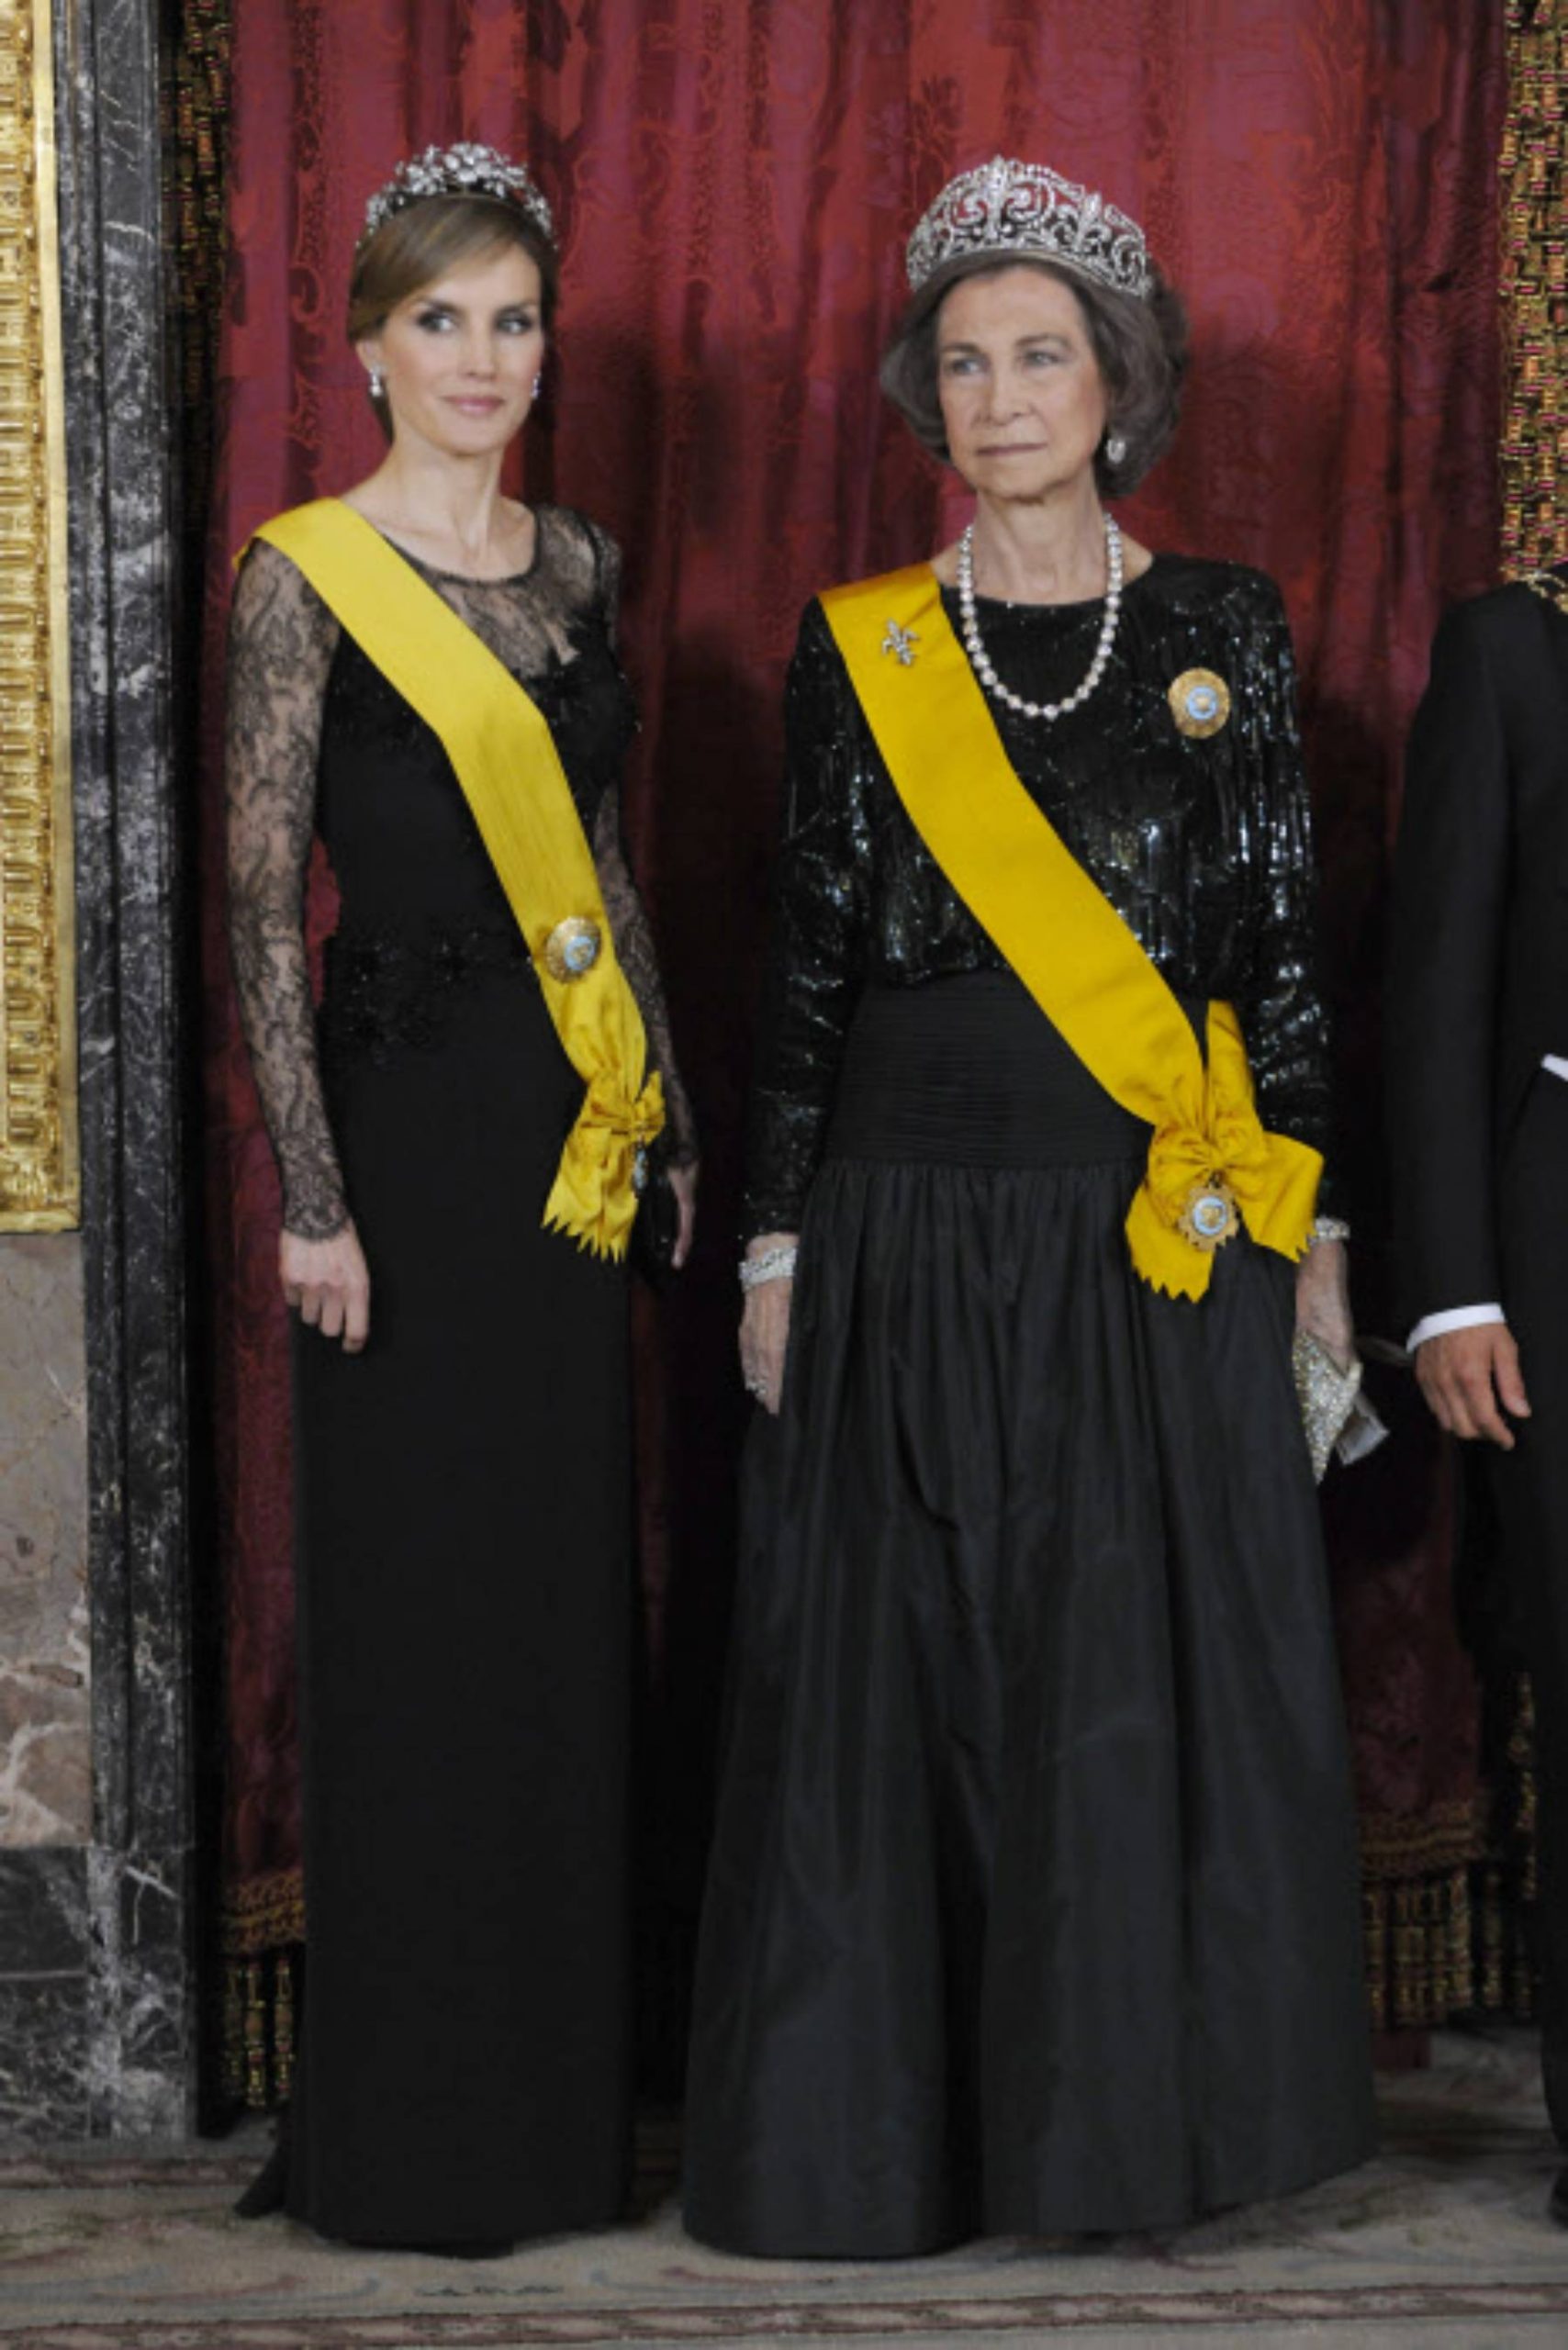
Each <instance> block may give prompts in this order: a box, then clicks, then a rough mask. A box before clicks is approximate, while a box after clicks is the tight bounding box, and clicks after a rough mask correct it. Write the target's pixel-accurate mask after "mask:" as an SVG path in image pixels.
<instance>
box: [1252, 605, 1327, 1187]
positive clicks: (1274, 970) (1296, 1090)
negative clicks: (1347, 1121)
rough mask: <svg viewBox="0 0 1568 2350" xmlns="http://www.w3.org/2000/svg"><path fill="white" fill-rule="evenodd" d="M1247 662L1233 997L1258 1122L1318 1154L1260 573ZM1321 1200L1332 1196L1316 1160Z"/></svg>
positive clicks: (1279, 733)
mask: <svg viewBox="0 0 1568 2350" xmlns="http://www.w3.org/2000/svg"><path fill="white" fill-rule="evenodd" d="M1259 584H1260V587H1262V586H1263V585H1264V583H1262V582H1260V583H1259ZM1249 667H1250V676H1249V677H1248V678H1247V680H1246V688H1247V689H1246V695H1245V705H1246V706H1245V710H1244V712H1243V713H1242V722H1243V723H1244V724H1245V725H1246V726H1247V727H1248V729H1249V734H1250V740H1249V744H1248V753H1249V756H1248V760H1247V767H1248V770H1249V777H1250V780H1251V801H1252V805H1251V809H1250V811H1249V818H1248V822H1249V830H1250V833H1251V852H1252V866H1251V877H1250V878H1251V883H1252V905H1253V916H1252V921H1251V923H1250V925H1249V931H1250V935H1249V942H1248V948H1247V953H1246V959H1245V964H1244V969H1243V975H1242V981H1241V984H1240V986H1239V987H1238V990H1237V994H1236V1008H1237V1011H1238V1014H1239V1015H1240V1020H1241V1027H1242V1034H1243V1035H1244V1036H1245V1038H1246V1040H1247V1053H1248V1058H1249V1061H1250V1063H1251V1065H1252V1076H1253V1082H1254V1084H1255V1086H1256V1088H1257V1094H1258V1108H1259V1113H1260V1116H1261V1118H1262V1120H1263V1124H1264V1125H1266V1126H1269V1127H1271V1128H1273V1129H1274V1130H1275V1131H1277V1132H1278V1133H1280V1134H1286V1135H1293V1136H1294V1137H1295V1138H1296V1140H1297V1141H1298V1142H1305V1143H1310V1144H1311V1146H1312V1147H1313V1148H1314V1149H1315V1150H1320V1151H1322V1152H1323V1154H1324V1157H1325V1159H1326V1161H1327V1158H1328V1156H1329V1151H1330V1145H1331V1139H1332V1135H1331V1129H1332V1123H1333V1120H1332V1085H1331V1080H1330V1075H1329V1051H1328V1015H1327V1009H1326V1006H1325V1003H1324V999H1323V992H1322V989H1321V986H1320V984H1319V979H1318V955H1317V871H1316V861H1315V858H1314V855H1313V844H1312V810H1311V802H1310V800H1309V798H1308V795H1307V786H1306V776H1305V769H1304V767H1303V764H1302V752H1301V736H1300V733H1299V731H1298V728H1297V724H1296V707H1295V703H1296V695H1295V657H1294V652H1293V649H1292V645H1291V636H1290V628H1289V624H1288V622H1287V621H1286V619H1285V614H1284V608H1283V606H1282V603H1281V602H1280V599H1279V595H1278V591H1277V590H1276V589H1274V588H1273V587H1272V585H1271V584H1269V585H1268V590H1267V598H1266V601H1265V602H1264V605H1263V609H1262V611H1261V613H1260V620H1259V623H1258V630H1257V644H1256V657H1255V658H1254V659H1253V661H1252V662H1251V663H1250V664H1249ZM1323 1204H1324V1205H1325V1207H1328V1206H1330V1205H1337V1204H1338V1203H1337V1202H1336V1200H1335V1198H1334V1181H1333V1175H1332V1170H1331V1169H1328V1168H1327V1167H1326V1170H1325V1178H1324V1192H1323Z"/></svg>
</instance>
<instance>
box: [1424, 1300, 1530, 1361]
mask: <svg viewBox="0 0 1568 2350" xmlns="http://www.w3.org/2000/svg"><path fill="white" fill-rule="evenodd" d="M1507 1318H1508V1317H1507V1315H1506V1314H1505V1313H1504V1311H1503V1309H1502V1307H1501V1306H1500V1305H1450V1306H1449V1307H1447V1308H1446V1310H1445V1311H1444V1312H1443V1313H1441V1314H1428V1315H1424V1316H1423V1318H1422V1319H1421V1320H1420V1321H1419V1322H1417V1325H1416V1327H1415V1328H1414V1329H1413V1330H1412V1331H1411V1333H1410V1336H1409V1337H1407V1338H1406V1341H1405V1344H1406V1347H1407V1348H1409V1350H1410V1352H1411V1353H1412V1354H1414V1353H1415V1351H1416V1349H1417V1347H1420V1346H1425V1344H1426V1342H1427V1340H1428V1338H1440V1337H1442V1335H1443V1332H1444V1331H1445V1330H1474V1329H1478V1328H1479V1327H1480V1326H1481V1324H1482V1323H1483V1322H1506V1320H1507Z"/></svg>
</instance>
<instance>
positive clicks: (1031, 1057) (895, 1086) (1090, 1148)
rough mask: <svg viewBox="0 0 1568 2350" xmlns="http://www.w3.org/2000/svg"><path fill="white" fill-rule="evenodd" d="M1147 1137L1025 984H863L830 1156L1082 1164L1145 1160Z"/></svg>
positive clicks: (985, 975)
mask: <svg viewBox="0 0 1568 2350" xmlns="http://www.w3.org/2000/svg"><path fill="white" fill-rule="evenodd" d="M1189 1013H1191V1007H1189ZM1148 1136H1149V1129H1148V1126H1147V1125H1145V1124H1144V1122H1143V1120H1142V1119H1141V1118H1135V1117H1133V1116H1132V1115H1131V1113H1129V1112H1127V1111H1126V1110H1124V1109H1123V1108H1122V1107H1121V1105H1120V1103H1119V1102H1114V1101H1113V1100H1112V1099H1111V1096H1110V1095H1109V1094H1108V1093H1107V1092H1106V1091H1105V1090H1104V1088H1103V1086H1102V1085H1101V1084H1100V1083H1099V1082H1098V1080H1096V1079H1094V1078H1092V1077H1091V1075H1090V1073H1089V1071H1088V1070H1087V1069H1085V1068H1084V1066H1083V1063H1082V1062H1081V1060H1080V1059H1079V1058H1078V1056H1077V1055H1076V1053H1074V1052H1073V1050H1072V1048H1071V1047H1070V1045H1069V1044H1068V1043H1067V1041H1066V1039H1065V1038H1064V1037H1063V1035H1061V1033H1060V1031H1059V1030H1058V1029H1057V1028H1055V1027H1053V1026H1052V1024H1051V1023H1050V1022H1049V1021H1048V1020H1047V1017H1046V1015H1045V1013H1043V1012H1042V1011H1041V1010H1040V1007H1039V1005H1038V1004H1037V1003H1036V1001H1035V999H1034V997H1033V996H1032V995H1031V994H1030V993H1029V991H1028V990H1027V989H1026V988H1025V985H1024V983H1023V981H1022V980H1021V979H1017V978H1016V977H1015V976H1014V973H1013V972H1011V971H968V972H964V973H961V974H959V975H958V976H957V977H955V978H952V979H929V980H926V981H924V982H923V983H922V984H921V985H919V986H916V987H908V988H889V987H870V988H868V989H867V990H865V992H864V994H863V995H862V996H861V998H860V1002H859V1003H858V1005H857V1008H856V1012H855V1016H854V1019H853V1021H852V1022H851V1024H850V1029H849V1035H848V1037H847V1038H846V1045H845V1054H844V1061H843V1065H842V1067H841V1069H840V1072H839V1080H838V1088H837V1091H836V1093H835V1095H834V1107H833V1116H832V1120H831V1122H830V1125H829V1128H828V1137H827V1145H826V1156H827V1157H828V1158H885V1159H906V1160H907V1159H913V1160H936V1161H942V1162H946V1164H948V1165H954V1166H965V1167H1082V1166H1095V1165H1099V1164H1102V1163H1103V1162H1104V1161H1106V1160H1118V1159H1128V1160H1140V1159H1142V1158H1144V1157H1145V1155H1146V1154H1147V1152H1148Z"/></svg>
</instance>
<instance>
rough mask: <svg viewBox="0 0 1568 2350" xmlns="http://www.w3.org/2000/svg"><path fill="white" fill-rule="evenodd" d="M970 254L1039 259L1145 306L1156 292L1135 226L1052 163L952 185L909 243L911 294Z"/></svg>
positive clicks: (986, 171)
mask: <svg viewBox="0 0 1568 2350" xmlns="http://www.w3.org/2000/svg"><path fill="white" fill-rule="evenodd" d="M965 253H999V254H1002V253H1016V254H1019V255H1020V256H1025V257H1026V256H1028V255H1030V254H1034V253H1037V254H1038V255H1039V256H1040V258H1041V259H1042V260H1043V261H1054V262H1059V263H1060V264H1061V266H1062V267H1063V268H1064V269H1075V270H1078V271H1080V272H1081V274H1082V275H1083V276H1085V277H1092V278H1095V279H1097V280H1098V282H1099V283H1100V284H1101V285H1109V286H1110V287H1112V288H1113V290H1114V292H1116V293H1118V294H1135V295H1137V297H1138V298H1139V299H1140V300H1147V298H1148V295H1149V294H1150V293H1151V292H1152V290H1153V286H1154V273H1153V270H1152V268H1151V266H1150V263H1149V258H1148V246H1147V245H1146V244H1145V242H1144V236H1143V230H1142V229H1140V228H1139V227H1138V225H1137V221H1136V220H1129V219H1128V218H1127V216H1126V213H1125V212H1118V211H1117V209H1116V207H1115V206H1114V204H1107V203H1106V201H1105V199H1104V197H1103V196H1096V195H1095V194H1094V193H1093V191H1092V189H1090V188H1086V187H1078V186H1075V185H1074V184H1073V182H1072V181H1071V180H1064V179H1063V178H1061V176H1060V175H1059V173H1056V172H1053V171H1051V170H1049V169H1048V168H1047V165H1046V164H1044V163H1015V162H1009V161H1008V159H1007V157H1006V156H1005V155H998V156H996V157H994V158H993V159H992V161H991V162H989V163H982V164H981V165H980V168H979V170H978V171H973V172H963V173H960V174H959V176H958V178H957V179H956V180H949V181H948V183H947V185H946V187H945V188H944V189H943V191H942V193H941V195H940V196H938V197H937V199H936V201H935V204H934V205H933V206H932V207H931V209H930V210H929V212H927V213H926V215H925V217H924V219H923V220H922V221H921V223H920V225H919V227H918V228H917V229H915V232H914V234H913V237H911V239H910V241H909V253H908V267H909V282H910V286H911V289H912V291H914V292H918V291H919V289H920V287H921V286H923V285H924V283H925V281H926V279H927V278H928V277H929V276H930V275H931V274H932V273H933V271H935V270H938V269H940V268H941V267H942V265H943V263H945V262H949V261H957V260H958V258H959V256H960V255H961V254H965Z"/></svg>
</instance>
